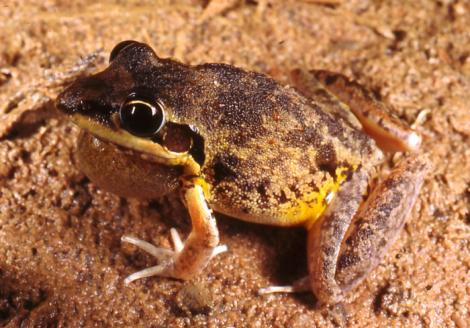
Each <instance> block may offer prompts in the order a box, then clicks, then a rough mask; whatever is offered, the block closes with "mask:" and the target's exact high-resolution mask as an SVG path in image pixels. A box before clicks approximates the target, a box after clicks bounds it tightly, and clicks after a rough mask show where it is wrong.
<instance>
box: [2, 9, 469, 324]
mask: <svg viewBox="0 0 470 328" xmlns="http://www.w3.org/2000/svg"><path fill="white" fill-rule="evenodd" d="M224 2H225V3H228V4H230V3H232V4H233V6H232V8H228V9H227V10H224V11H222V12H221V13H218V10H217V8H215V7H216V6H215V5H216V4H215V3H213V4H212V6H213V7H212V9H213V10H212V9H211V10H210V11H205V12H204V8H203V5H202V4H201V3H198V2H197V1H127V2H125V1H118V0H116V1H104V2H102V3H101V4H99V5H98V4H94V3H95V1H91V0H80V1H74V2H73V5H72V4H71V3H72V2H71V1H70V2H69V1H63V0H62V1H61V0H55V1H53V0H50V1H47V0H46V1H43V2H41V3H42V4H41V5H36V3H38V2H37V1H34V0H22V1H20V0H18V1H12V0H6V2H2V4H0V32H1V33H0V40H1V43H0V44H1V46H0V325H5V326H7V327H19V326H21V327H49V326H59V327H66V326H67V327H93V326H94V327H111V326H113V327H121V326H124V327H131V326H133V327H270V326H273V327H328V326H340V325H347V326H350V327H366V326H367V327H376V326H381V327H384V326H402V327H459V328H463V327H468V326H469V324H470V321H469V294H470V278H469V265H470V256H469V238H470V214H469V202H470V187H469V183H470V140H469V137H470V105H469V101H468V99H469V97H468V94H469V90H470V25H469V21H470V2H468V1H458V0H457V1H451V0H441V1H430V0H421V1H372V0H370V1H367V0H357V1H323V2H327V3H328V2H331V3H336V5H335V4H333V5H324V4H323V5H321V4H318V3H316V2H322V1H297V2H295V1H290V2H275V1H260V3H258V4H257V3H256V2H255V1H247V2H246V3H241V2H240V3H238V2H237V1H224ZM341 2H343V3H342V4H338V3H341ZM124 39H137V40H141V41H144V42H147V43H149V44H151V45H152V46H153V47H154V48H155V49H156V51H157V53H158V54H159V55H160V56H172V57H176V58H178V59H179V60H181V61H184V62H187V63H192V64H196V63H204V62H225V63H230V64H234V65H237V66H241V67H244V68H247V69H251V70H256V71H260V72H264V73H267V74H270V75H272V76H273V77H275V78H276V79H278V80H280V81H281V82H284V81H285V76H286V74H287V72H289V71H290V70H291V69H293V68H296V67H306V68H324V69H329V70H335V71H339V72H343V73H344V74H346V75H348V76H350V77H351V78H354V79H357V80H359V81H360V82H361V83H363V84H364V85H366V86H367V87H369V88H370V89H372V90H373V91H374V92H375V93H376V94H377V95H378V96H379V97H381V98H382V99H383V100H384V101H387V102H388V103H390V104H391V105H392V106H393V110H394V111H395V114H396V115H398V116H399V117H400V118H402V119H403V120H405V121H407V122H408V123H409V124H412V125H413V126H415V127H416V129H417V131H419V133H421V134H422V136H423V138H424V144H423V147H422V152H423V153H425V154H427V156H429V158H430V160H431V161H432V162H433V164H434V169H433V171H432V173H431V174H430V175H429V177H428V179H427V181H426V183H425V185H424V187H423V190H422V192H421V195H420V197H419V199H418V201H417V203H416V205H415V207H414V210H413V211H412V214H411V215H410V218H409V221H408V224H407V225H406V227H405V229H404V231H403V232H402V234H401V235H400V239H399V240H398V241H397V242H396V244H395V245H394V247H393V248H392V249H391V250H390V251H389V253H388V255H387V256H386V257H385V259H384V261H383V263H382V264H381V265H380V266H379V267H378V268H377V269H376V270H374V272H373V273H371V275H370V277H369V278H368V279H367V280H366V281H365V282H364V283H363V284H361V285H360V286H359V287H358V288H356V289H355V290H353V291H352V292H351V293H349V294H348V298H347V300H346V302H345V303H344V304H343V306H340V307H336V308H333V309H327V308H318V307H317V306H316V301H315V298H314V297H313V296H312V295H310V294H299V295H282V294H281V295H270V296H263V297H261V296H257V294H256V291H257V289H258V288H260V287H264V286H268V285H272V284H286V283H289V282H291V281H293V280H294V279H296V278H298V277H301V276H302V275H304V274H305V273H306V268H305V266H306V265H305V259H304V258H305V250H304V248H305V241H304V239H305V233H304V232H303V231H302V230H297V229H279V228H272V227H264V226H256V225H253V224H248V223H242V222H239V221H237V220H233V219H230V218H224V217H221V216H218V218H219V220H218V222H219V227H220V232H221V239H222V242H223V243H225V244H227V245H228V247H229V251H228V252H227V253H225V254H222V255H220V256H218V257H217V258H215V259H214V260H213V261H212V262H211V264H210V265H209V267H208V268H207V269H206V270H205V271H204V272H203V274H201V275H200V276H199V277H198V278H197V279H195V280H194V281H191V282H187V283H182V282H179V281H174V280H169V279H160V278H150V279H144V280H141V281H138V282H136V283H134V284H132V285H131V286H129V287H126V286H124V284H123V278H124V277H125V276H126V275H128V274H129V273H131V272H134V271H136V270H138V269H141V268H144V267H147V266H151V265H154V263H155V262H154V260H153V259H152V258H151V257H150V256H147V255H146V254H143V252H141V251H138V250H136V249H135V248H133V247H130V246H127V245H121V243H120V237H121V236H122V235H123V234H133V235H136V236H139V237H141V238H143V239H146V240H148V241H151V242H153V243H154V244H157V245H166V246H169V245H170V244H169V243H170V242H169V229H170V228H171V227H172V226H176V227H177V228H178V229H179V230H180V231H182V232H183V233H184V234H187V233H188V232H189V230H190V227H189V224H188V221H187V217H186V214H185V211H184V209H182V208H181V206H180V205H179V204H178V203H177V202H175V201H174V197H168V198H167V199H164V200H159V201H155V202H139V201H136V200H128V199H121V198H119V197H117V196H115V195H113V194H110V193H107V192H105V191H102V190H99V189H98V188H97V187H96V186H94V185H93V183H91V182H90V181H89V180H88V179H87V178H86V177H85V176H83V174H81V173H80V172H79V171H78V170H77V169H76V166H75V162H76V156H75V154H74V149H75V139H76V137H77V134H78V129H77V128H76V127H75V126H73V125H72V124H71V123H70V122H68V121H67V120H65V119H64V118H63V117H62V116H60V115H58V114H57V113H56V111H55V110H54V107H53V102H52V101H53V99H54V98H55V96H56V95H57V93H58V92H59V91H60V90H61V89H62V88H63V85H64V84H67V83H69V82H70V81H71V80H73V79H74V78H76V77H77V76H78V75H80V74H85V73H88V72H91V71H94V70H97V69H100V68H103V67H104V66H105V65H106V60H107V53H108V52H109V51H110V50H111V49H112V47H113V46H114V45H115V44H116V43H117V42H119V41H121V40H124ZM90 54H91V56H90ZM77 63H78V65H77ZM399 157H400V156H394V157H390V158H389V160H388V162H387V163H386V164H384V170H387V169H389V167H390V166H391V165H393V163H394V162H396V161H397V160H398V159H399Z"/></svg>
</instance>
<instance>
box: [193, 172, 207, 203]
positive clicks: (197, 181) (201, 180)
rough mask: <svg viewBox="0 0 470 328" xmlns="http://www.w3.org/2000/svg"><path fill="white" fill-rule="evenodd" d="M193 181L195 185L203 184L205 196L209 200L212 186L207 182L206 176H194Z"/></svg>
mask: <svg viewBox="0 0 470 328" xmlns="http://www.w3.org/2000/svg"><path fill="white" fill-rule="evenodd" d="M193 181H194V184H195V185H198V186H201V188H202V192H203V193H204V198H205V199H206V200H209V199H210V196H211V191H210V186H209V184H208V183H207V182H206V180H204V178H201V177H197V178H194V180H193Z"/></svg>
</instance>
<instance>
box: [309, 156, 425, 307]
mask: <svg viewBox="0 0 470 328" xmlns="http://www.w3.org/2000/svg"><path fill="white" fill-rule="evenodd" d="M426 173H427V164H426V162H425V161H424V160H422V159H420V158H418V157H415V156H411V157H409V158H407V159H405V160H403V161H402V162H400V163H399V164H398V166H397V167H396V168H395V169H394V170H393V171H392V172H391V174H390V175H389V176H388V177H387V178H386V179H385V180H384V181H383V182H381V183H380V184H379V185H378V186H377V187H376V188H375V189H374V190H373V191H372V193H371V194H370V195H369V196H368V198H367V200H366V201H365V203H364V204H363V205H362V206H361V207H360V209H359V211H358V212H357V213H356V215H355V216H354V220H353V222H352V224H351V225H350V227H349V229H348V231H347V233H346V236H345V238H344V242H343V240H339V237H337V235H338V232H337V230H338V228H337V225H338V223H336V222H335V221H336V220H338V219H340V220H341V224H342V223H343V222H346V218H343V217H342V216H349V215H351V214H352V213H351V211H348V207H349V206H350V205H346V206H345V205H342V204H338V203H337V202H340V201H342V200H341V199H339V198H335V204H332V205H333V208H332V209H331V211H329V212H327V213H326V215H325V216H324V217H323V220H322V222H319V224H318V225H315V227H314V229H313V230H312V231H311V232H310V233H309V244H308V245H309V270H310V274H311V286H312V289H313V290H314V292H315V293H316V295H317V296H318V297H319V299H320V300H321V301H325V302H329V303H331V302H335V301H339V300H340V299H341V296H342V295H341V293H342V292H345V291H347V290H349V289H351V288H352V287H354V286H356V285H357V284H358V283H359V282H360V281H361V280H362V279H364V278H365V277H366V276H367V274H368V273H369V271H370V270H371V269H373V268H374V267H375V266H376V265H377V264H378V263H379V262H380V260H381V259H382V257H383V255H384V254H385V252H386V250H387V248H388V247H389V246H390V245H391V244H392V243H393V242H394V241H395V239H396V237H397V236H398V233H399V232H400V230H401V229H402V227H403V225H404V223H405V220H406V217H407V216H408V214H409V212H410V210H411V208H412V206H413V204H414V202H415V200H416V197H417V196H418V193H419V190H420V188H421V185H422V183H423V179H424V176H425V174H426ZM359 179H361V177H359ZM351 182H352V183H353V184H354V179H353V180H351ZM356 184H357V183H356ZM359 185H360V186H361V187H362V185H361V184H360V183H359ZM349 188H350V187H349ZM354 192H355V193H357V191H354ZM345 195H347V194H340V195H339V196H340V197H341V198H343V197H344V196H345ZM353 197H354V198H356V196H353ZM336 201H337V202H336ZM341 228H344V227H342V226H341ZM341 233H343V230H341ZM323 234H325V236H323ZM328 236H332V238H333V242H330V241H328V240H327V239H326V238H328ZM317 239H319V241H317ZM319 257H321V258H320V259H319Z"/></svg>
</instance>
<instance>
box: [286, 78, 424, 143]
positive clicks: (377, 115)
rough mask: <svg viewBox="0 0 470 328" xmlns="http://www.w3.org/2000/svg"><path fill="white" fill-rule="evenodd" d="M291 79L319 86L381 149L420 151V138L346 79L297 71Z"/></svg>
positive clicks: (371, 95) (379, 103) (383, 106)
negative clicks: (331, 96)
mask: <svg viewBox="0 0 470 328" xmlns="http://www.w3.org/2000/svg"><path fill="white" fill-rule="evenodd" d="M292 79H293V80H294V84H297V83H302V84H305V83H309V82H308V81H311V82H310V83H312V84H315V83H318V82H320V83H321V84H322V85H323V87H324V88H325V89H326V90H328V91H329V92H330V93H331V94H332V95H334V96H336V97H337V98H338V99H339V100H340V101H341V102H343V103H345V104H347V105H348V106H349V108H350V110H351V111H352V112H353V113H354V115H355V116H356V117H357V118H358V119H359V121H360V122H361V124H362V126H363V127H364V130H365V131H366V133H367V134H369V135H370V136H371V137H372V138H374V139H375V140H376V142H377V144H378V145H379V147H380V148H382V149H384V150H387V151H393V152H395V151H416V150H417V149H418V148H419V146H420V144H421V138H420V136H419V135H418V134H417V133H416V132H415V131H413V130H412V129H410V128H408V127H407V126H406V125H405V124H404V123H403V122H402V121H401V120H399V119H397V118H395V117H393V116H391V115H389V114H388V113H389V112H390V110H389V109H388V108H387V106H386V105H385V104H384V103H383V102H381V101H379V100H378V99H377V98H376V97H375V96H374V95H373V94H372V93H371V92H370V91H368V90H367V89H365V88H364V87H363V86H362V85H360V84H358V83H356V82H354V81H350V80H349V79H348V78H347V77H346V76H344V75H342V74H338V73H333V72H329V71H325V70H312V71H308V72H307V71H303V70H296V71H295V72H294V74H293V76H292ZM296 81H297V82H296ZM300 90H301V91H302V90H305V87H300ZM303 93H304V92H303ZM307 96H308V95H307Z"/></svg>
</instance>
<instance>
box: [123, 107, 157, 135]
mask: <svg viewBox="0 0 470 328" xmlns="http://www.w3.org/2000/svg"><path fill="white" fill-rule="evenodd" d="M119 116H120V118H121V123H122V125H123V127H124V129H126V130H127V131H129V132H130V133H132V134H133V135H136V136H139V137H152V136H154V135H155V134H157V133H158V131H160V129H161V128H162V127H163V125H164V124H165V112H164V110H163V104H161V103H159V102H157V103H156V106H154V105H152V104H150V103H148V102H145V101H142V100H131V101H128V102H126V103H125V104H124V105H123V106H122V107H121V109H120V111H119Z"/></svg>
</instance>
